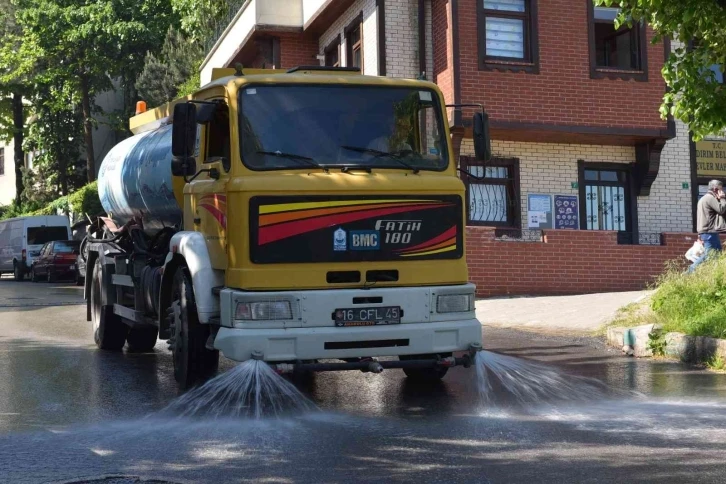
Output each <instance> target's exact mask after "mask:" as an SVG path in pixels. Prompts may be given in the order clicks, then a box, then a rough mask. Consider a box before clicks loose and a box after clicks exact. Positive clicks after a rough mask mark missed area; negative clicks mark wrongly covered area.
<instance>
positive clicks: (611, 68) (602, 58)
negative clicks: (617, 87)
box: [586, 0, 648, 81]
mask: <svg viewBox="0 0 726 484" xmlns="http://www.w3.org/2000/svg"><path fill="white" fill-rule="evenodd" d="M586 1H587V2H588V12H589V17H590V74H591V77H593V78H602V77H615V78H627V79H636V80H641V81H647V80H648V73H647V70H648V69H647V62H646V54H647V45H646V33H645V24H643V23H642V22H640V23H635V24H633V27H628V26H627V25H623V26H621V27H620V28H619V29H616V28H615V18H616V17H617V16H618V13H619V11H620V9H618V8H610V7H595V6H594V5H593V4H592V0H586Z"/></svg>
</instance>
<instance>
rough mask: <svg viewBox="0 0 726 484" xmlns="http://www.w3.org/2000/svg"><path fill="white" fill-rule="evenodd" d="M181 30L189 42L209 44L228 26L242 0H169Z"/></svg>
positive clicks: (242, 2)
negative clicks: (179, 20)
mask: <svg viewBox="0 0 726 484" xmlns="http://www.w3.org/2000/svg"><path fill="white" fill-rule="evenodd" d="M171 4H172V6H173V8H174V12H175V13H176V14H177V15H179V17H180V19H181V29H182V31H183V32H184V33H185V34H186V37H187V38H188V39H189V40H190V41H191V42H209V41H210V40H211V39H212V37H214V36H215V34H219V33H221V29H224V28H226V27H227V25H229V22H230V21H231V20H232V16H233V15H234V14H236V13H237V11H238V10H239V9H240V8H241V7H242V4H244V0H171Z"/></svg>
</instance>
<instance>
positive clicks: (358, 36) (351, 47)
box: [345, 12, 363, 72]
mask: <svg viewBox="0 0 726 484" xmlns="http://www.w3.org/2000/svg"><path fill="white" fill-rule="evenodd" d="M345 46H346V51H345V54H346V61H345V63H346V66H347V67H359V68H360V70H361V72H363V12H361V13H360V15H358V17H356V18H355V19H354V20H353V21H352V22H351V23H350V24H349V25H348V26H347V27H346V28H345Z"/></svg>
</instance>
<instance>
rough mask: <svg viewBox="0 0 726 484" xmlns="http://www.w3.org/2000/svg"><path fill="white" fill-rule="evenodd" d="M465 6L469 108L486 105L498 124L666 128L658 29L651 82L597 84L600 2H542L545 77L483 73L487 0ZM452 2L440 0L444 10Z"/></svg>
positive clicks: (468, 0) (462, 28) (462, 23)
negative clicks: (592, 37)
mask: <svg viewBox="0 0 726 484" xmlns="http://www.w3.org/2000/svg"><path fill="white" fill-rule="evenodd" d="M458 1H459V25H458V28H459V36H460V52H461V91H462V98H461V99H462V102H463V103H473V102H476V103H483V104H484V106H485V107H486V109H487V111H488V113H489V115H490V116H491V119H492V120H493V121H520V122H536V123H553V124H564V125H585V126H608V127H610V126H613V127H637V128H659V129H660V128H666V122H665V121H664V120H661V119H660V116H659V114H658V108H659V106H660V103H661V99H662V97H663V93H664V92H665V83H664V81H663V79H662V76H661V73H660V70H661V67H662V66H663V56H664V52H663V43H662V42H659V43H658V44H655V45H652V44H651V43H650V40H651V39H652V37H653V32H652V31H651V30H650V29H648V43H647V45H648V77H649V81H648V82H636V81H634V80H629V81H623V80H610V79H590V61H589V40H588V19H587V2H591V1H592V0H537V6H538V11H539V13H538V16H539V22H538V25H539V56H540V73H539V74H528V73H524V72H519V73H512V72H499V71H479V66H478V41H477V28H478V26H477V4H478V2H481V0H458ZM444 3H446V2H445V0H434V5H435V7H436V8H441V6H440V5H439V4H444ZM436 8H435V10H434V13H435V12H436ZM434 30H436V28H435V27H434ZM434 39H436V34H435V33H434ZM434 50H436V47H434ZM435 59H440V57H435ZM438 62H440V60H438V61H436V62H435V63H438Z"/></svg>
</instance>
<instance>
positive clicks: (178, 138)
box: [171, 103, 197, 158]
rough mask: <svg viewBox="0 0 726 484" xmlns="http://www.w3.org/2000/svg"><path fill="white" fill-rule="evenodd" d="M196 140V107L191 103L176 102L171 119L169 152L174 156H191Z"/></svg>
mask: <svg viewBox="0 0 726 484" xmlns="http://www.w3.org/2000/svg"><path fill="white" fill-rule="evenodd" d="M196 141H197V107H196V106H195V105H194V104H192V103H181V104H177V105H176V106H174V117H173V119H172V133H171V154H172V155H173V156H174V157H185V158H189V157H191V156H192V155H193V154H194V144H195V143H196Z"/></svg>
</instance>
